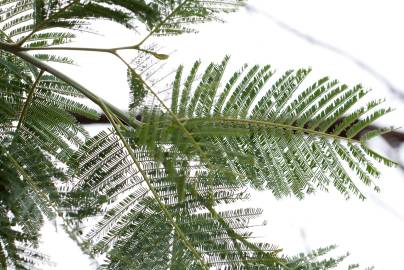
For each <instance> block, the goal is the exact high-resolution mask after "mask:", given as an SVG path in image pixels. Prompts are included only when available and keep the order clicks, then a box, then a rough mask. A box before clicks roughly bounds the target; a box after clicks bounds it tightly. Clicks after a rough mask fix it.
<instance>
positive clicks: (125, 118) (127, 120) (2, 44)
mask: <svg viewBox="0 0 404 270" xmlns="http://www.w3.org/2000/svg"><path fill="white" fill-rule="evenodd" d="M0 49H3V50H5V51H8V52H10V53H13V54H14V55H16V56H18V57H20V58H21V59H24V60H25V61H27V62H28V63H30V64H32V65H34V66H36V67H37V68H39V69H41V70H44V71H47V72H48V73H50V74H52V75H54V76H56V77H58V78H59V79H60V80H62V81H64V82H66V83H68V84H70V85H71V86H73V87H75V88H76V89H77V90H78V91H80V92H81V93H82V94H83V95H85V96H86V97H87V98H89V99H90V100H91V101H93V102H94V103H95V104H97V105H98V106H99V107H101V106H103V105H105V106H106V107H107V108H108V109H109V110H110V111H111V112H113V113H114V114H115V115H117V116H118V117H119V118H120V119H121V120H122V121H124V122H125V123H127V124H129V125H131V126H132V127H138V126H140V125H142V122H140V121H138V120H136V119H133V117H131V116H130V115H128V114H126V113H124V112H122V111H121V110H120V109H118V108H117V107H115V106H114V105H112V104H111V103H109V102H108V101H106V100H103V99H102V98H100V97H98V96H97V95H95V94H94V93H93V92H91V91H90V90H88V89H87V88H86V87H84V86H83V85H82V84H80V83H79V82H77V81H75V80H74V79H72V78H70V77H69V76H67V75H66V74H64V73H62V72H60V71H59V70H57V69H55V68H53V67H51V66H50V65H48V64H46V63H44V62H42V61H40V60H38V59H36V58H35V57H33V56H32V55H30V54H28V53H26V52H23V51H20V50H18V49H16V48H15V47H14V46H12V45H10V44H7V43H5V42H1V41H0ZM100 101H101V102H102V103H101V102H100Z"/></svg>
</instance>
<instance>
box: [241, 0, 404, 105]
mask: <svg viewBox="0 0 404 270" xmlns="http://www.w3.org/2000/svg"><path fill="white" fill-rule="evenodd" d="M246 9H247V11H248V12H251V13H255V14H261V15H262V16H264V17H266V18H268V19H269V20H271V21H272V22H273V23H275V24H276V25H277V26H278V27H280V28H282V29H283V30H285V31H287V32H289V33H291V34H293V35H295V36H297V37H299V38H301V39H303V40H305V41H307V42H309V43H311V44H313V45H316V46H319V47H322V48H324V49H327V50H329V51H331V52H334V53H336V54H338V55H340V56H342V57H344V58H346V59H348V60H350V61H352V62H353V63H355V64H356V65H357V66H359V67H360V68H361V69H363V70H365V71H366V72H368V73H369V74H370V75H372V76H373V77H375V78H376V79H378V80H379V81H381V82H382V83H383V84H385V85H386V87H387V89H388V90H389V91H390V92H391V93H392V94H394V95H395V96H397V97H398V98H400V99H401V100H402V101H404V91H400V89H398V88H397V87H395V86H394V85H393V84H392V83H391V82H390V81H389V80H388V79H387V78H386V77H385V76H384V75H383V74H381V73H380V72H378V71H376V70H375V69H374V68H372V67H371V66H370V65H368V64H367V63H365V62H364V61H362V60H361V59H359V58H357V57H356V56H354V55H352V54H350V53H349V52H347V51H344V50H342V49H340V48H338V47H336V46H334V45H332V44H329V43H326V42H324V41H321V40H319V39H316V38H314V37H313V36H310V35H309V34H307V33H304V32H301V31H300V30H298V29H296V28H294V27H292V26H290V25H288V24H287V23H285V22H283V21H281V20H279V19H278V18H276V17H275V16H273V15H271V14H269V13H268V12H265V11H262V10H259V9H256V8H255V7H253V6H252V5H249V4H247V5H246Z"/></svg>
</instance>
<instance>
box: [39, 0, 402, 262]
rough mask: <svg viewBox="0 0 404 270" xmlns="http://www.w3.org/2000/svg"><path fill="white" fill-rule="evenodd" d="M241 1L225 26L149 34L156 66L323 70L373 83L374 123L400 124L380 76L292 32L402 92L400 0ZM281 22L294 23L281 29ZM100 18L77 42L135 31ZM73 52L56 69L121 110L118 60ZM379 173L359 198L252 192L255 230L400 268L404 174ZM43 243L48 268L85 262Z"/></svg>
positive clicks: (122, 39)
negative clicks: (161, 60) (159, 60)
mask: <svg viewBox="0 0 404 270" xmlns="http://www.w3.org/2000/svg"><path fill="white" fill-rule="evenodd" d="M249 4H250V5H251V7H252V8H251V9H250V11H247V10H242V11H240V12H238V13H236V14H231V15H228V16H226V17H225V18H226V20H227V23H226V24H207V25H203V26H201V27H200V33H199V34H198V35H184V36H181V37H176V38H164V39H155V40H154V41H155V42H157V43H158V44H159V46H161V47H162V49H161V52H162V53H171V52H173V51H175V52H174V53H172V54H171V56H170V58H169V60H167V67H166V69H165V71H166V72H169V71H170V70H171V69H172V68H174V67H175V66H176V65H177V64H180V63H183V64H188V65H190V64H191V63H192V62H193V61H194V60H197V59H201V60H203V61H220V60H221V59H222V58H223V56H224V55H225V54H230V55H231V56H232V61H231V63H232V64H231V66H230V69H231V68H234V69H236V68H238V67H239V65H240V64H242V63H244V62H248V63H265V64H271V65H272V66H273V67H274V68H275V69H277V70H280V71H282V70H284V69H286V68H299V67H312V68H313V70H314V72H313V74H314V76H317V77H319V76H322V75H330V76H331V77H335V78H338V79H339V80H340V81H342V82H346V83H349V84H354V83H359V82H360V83H362V84H363V85H364V86H365V87H366V88H372V89H373V90H374V93H373V95H374V96H376V97H386V99H387V101H386V103H387V104H388V105H389V106H391V107H395V108H396V109H397V110H396V111H395V112H393V113H392V114H391V115H390V116H388V117H386V118H384V120H383V121H382V122H379V123H380V124H382V125H383V124H384V125H386V126H390V125H392V124H394V125H395V126H404V120H403V117H402V115H403V113H404V109H403V106H402V105H403V102H402V101H400V100H399V99H398V98H397V96H395V95H392V94H391V93H390V92H389V91H388V90H387V87H386V84H385V83H384V82H382V81H381V80H380V79H378V78H376V77H375V76H374V74H373V75H372V74H371V72H369V71H366V70H364V69H363V68H361V67H360V66H359V65H358V64H357V63H354V62H353V61H352V59H349V58H348V57H344V56H341V54H337V53H335V52H332V51H330V50H329V49H325V48H323V47H321V46H317V45H314V44H313V43H312V42H308V40H307V39H302V38H301V37H298V36H297V35H296V33H292V32H291V30H292V31H293V29H296V30H298V31H300V32H301V33H304V34H307V35H310V36H311V37H313V38H315V39H316V40H318V41H321V42H324V43H326V44H330V45H332V46H334V47H335V48H338V49H339V50H342V51H344V52H345V54H346V55H350V56H353V57H355V58H356V60H357V61H362V62H364V63H366V64H367V65H368V66H369V67H370V68H371V69H372V70H373V71H374V72H376V73H377V74H378V75H379V76H381V77H383V78H385V79H387V80H388V81H389V82H390V83H391V84H392V85H393V86H395V87H396V88H397V89H402V90H403V89H404V76H403V75H402V63H404V52H403V48H404V38H403V35H402V26H403V25H404V16H402V11H403V10H404V4H402V1H390V0H385V1H362V0H360V1H359V0H357V1H348V0H340V1H321V0H317V1H315V0H303V1H291V0H283V1H269V0H255V1H250V2H249ZM252 10H258V11H259V12H258V13H257V12H252ZM276 22H277V23H276ZM282 22H283V23H286V24H287V25H288V26H290V27H292V28H293V29H291V28H288V29H286V28H285V27H284V26H285V25H283V26H282V24H281V23H282ZM99 25H101V26H102V28H103V29H102V31H103V33H105V36H104V37H89V36H87V37H86V39H85V40H83V41H82V42H80V44H79V43H77V44H78V45H85V46H104V45H102V44H105V47H108V46H115V45H131V44H135V43H136V41H137V40H139V39H140V38H141V37H140V36H139V35H137V34H135V33H131V32H128V31H127V30H124V29H122V28H121V27H117V26H114V25H113V24H111V23H102V24H99ZM280 25H281V26H280ZM94 44H96V45H94ZM69 55H72V56H77V55H78V54H69ZM81 55H82V54H81ZM76 59H77V63H78V64H79V65H80V67H78V68H77V67H73V68H64V70H65V72H66V73H68V74H71V75H72V76H73V77H75V78H77V79H78V80H79V81H80V82H82V83H83V84H84V85H86V86H88V88H89V89H91V90H93V91H94V92H96V93H98V94H99V95H101V96H102V97H104V98H106V99H107V100H108V101H109V102H111V103H113V104H116V105H117V106H119V107H121V108H122V109H125V108H126V105H127V103H128V86H127V83H126V70H125V67H124V66H122V64H120V63H119V62H118V61H116V60H115V59H113V58H112V57H111V56H109V55H107V56H103V55H99V54H91V56H85V57H83V56H80V58H76ZM311 78H313V77H311ZM374 148H376V149H377V150H379V151H384V152H385V153H386V154H395V151H397V150H394V149H390V148H389V147H388V146H387V145H386V144H385V143H384V142H383V141H375V143H374ZM384 171H385V173H384V174H383V176H382V177H381V179H380V186H381V188H382V192H381V193H380V194H374V193H372V192H369V194H368V200H367V201H365V202H360V201H358V200H356V199H352V200H350V201H344V200H343V198H342V196H339V195H336V194H323V193H319V194H317V195H316V196H311V197H309V198H308V199H306V200H304V201H298V200H296V199H285V200H281V201H276V200H274V199H272V197H271V195H270V194H269V193H268V192H263V193H260V194H257V196H256V197H255V199H254V200H253V201H252V202H251V205H252V206H258V207H262V208H264V219H265V220H267V223H268V224H267V226H266V227H264V229H260V231H259V232H258V234H259V235H260V236H262V237H265V238H266V239H268V241H270V242H271V243H274V244H276V245H279V246H280V247H283V248H284V251H285V252H286V253H287V254H295V253H297V252H300V251H307V250H309V249H314V248H318V247H324V246H327V245H329V244H337V245H338V246H339V248H338V251H337V253H338V254H343V253H345V252H346V251H350V252H351V254H352V255H351V256H350V259H349V262H350V263H354V262H358V263H361V265H362V266H363V267H365V266H370V265H374V266H376V269H383V270H394V269H401V267H402V250H403V248H402V243H404V233H403V230H402V229H403V228H404V209H403V205H404V196H402V194H403V192H404V177H403V174H402V173H401V172H400V171H399V170H396V169H385V170H384ZM43 242H44V244H43V250H44V251H45V252H47V253H48V254H49V255H51V257H52V260H53V261H54V262H55V263H57V266H56V267H55V269H60V270H65V269H69V270H70V269H82V270H85V269H93V267H91V266H90V261H89V260H87V259H86V258H85V257H84V256H81V255H80V251H79V250H78V248H77V247H75V245H74V243H73V242H72V241H71V240H69V239H67V237H66V236H65V235H64V234H63V233H61V232H60V230H59V233H56V232H55V229H54V227H52V226H50V225H49V224H48V225H47V226H46V228H45V229H44V235H43Z"/></svg>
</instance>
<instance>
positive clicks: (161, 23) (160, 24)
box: [136, 0, 189, 47]
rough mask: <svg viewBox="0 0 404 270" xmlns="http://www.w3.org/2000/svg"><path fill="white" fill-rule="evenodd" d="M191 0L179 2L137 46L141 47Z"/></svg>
mask: <svg viewBox="0 0 404 270" xmlns="http://www.w3.org/2000/svg"><path fill="white" fill-rule="evenodd" d="M188 1H189V0H184V2H182V3H181V4H179V5H178V6H177V7H176V8H175V9H174V10H173V11H172V12H171V13H170V14H168V15H167V17H165V18H164V19H163V20H162V21H161V22H160V23H159V24H158V25H157V26H156V27H154V28H153V29H152V30H151V31H150V32H149V34H147V36H146V37H144V38H143V39H142V40H141V41H140V42H139V43H138V44H137V45H136V46H138V47H140V46H141V45H142V44H143V43H145V41H146V40H147V39H149V38H150V37H151V36H152V35H153V34H154V33H155V32H157V31H159V30H160V28H161V27H162V26H163V25H164V24H165V23H166V22H167V21H168V20H169V19H170V18H171V17H172V16H174V15H175V13H176V12H177V11H178V10H180V9H181V8H182V7H183V6H184V5H185V4H186V3H187V2H188Z"/></svg>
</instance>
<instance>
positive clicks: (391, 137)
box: [75, 114, 404, 147]
mask: <svg viewBox="0 0 404 270" xmlns="http://www.w3.org/2000/svg"><path fill="white" fill-rule="evenodd" d="M75 117H76V119H77V121H78V122H79V123H81V124H83V125H91V124H109V121H108V119H107V117H106V116H105V115H104V114H101V116H100V118H99V119H98V120H93V119H88V118H85V117H83V116H80V115H75ZM141 118H142V117H141V116H140V115H137V116H136V120H137V121H141ZM342 120H343V118H341V119H340V120H339V121H337V122H336V123H335V125H336V124H338V123H339V122H340V121H342ZM335 125H334V126H335ZM334 126H331V127H330V129H331V130H332V129H333V128H334ZM375 129H380V127H378V126H369V127H367V128H365V129H364V130H363V131H362V132H361V133H359V134H358V135H356V136H355V137H354V138H353V139H356V140H358V139H359V138H360V136H361V135H362V134H363V133H365V132H368V131H371V130H375ZM343 136H344V135H343ZM381 136H382V137H383V138H384V139H385V140H386V141H387V142H388V143H389V144H390V145H391V146H392V147H397V146H398V145H400V144H401V143H404V133H401V132H398V131H390V132H389V133H385V134H382V135H381Z"/></svg>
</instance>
